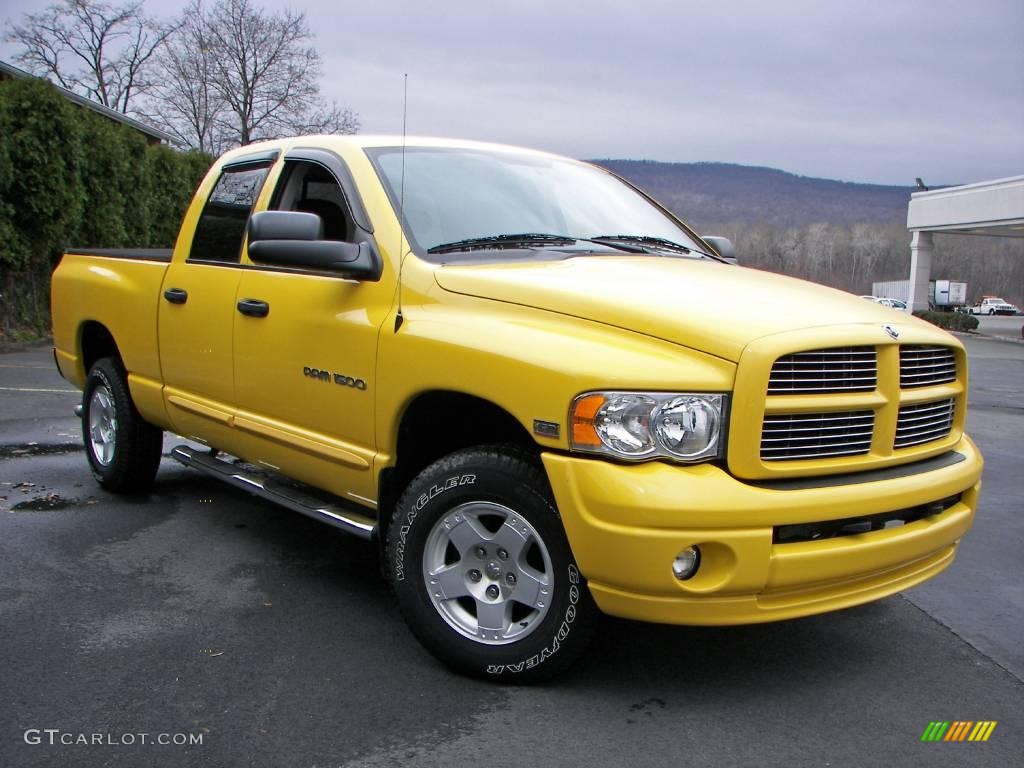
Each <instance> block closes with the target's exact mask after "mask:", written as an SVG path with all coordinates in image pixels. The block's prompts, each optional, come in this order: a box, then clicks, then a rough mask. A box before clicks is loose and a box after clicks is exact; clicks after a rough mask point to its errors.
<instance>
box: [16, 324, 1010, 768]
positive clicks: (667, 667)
mask: <svg viewBox="0 0 1024 768" xmlns="http://www.w3.org/2000/svg"><path fill="white" fill-rule="evenodd" d="M1022 320H1024V319H1022V318H982V328H981V330H983V331H985V332H992V333H994V332H996V331H994V330H993V329H992V328H989V327H988V324H989V323H990V322H991V321H996V322H997V323H1000V322H1006V323H1011V322H1012V323H1016V328H1017V331H1016V333H1017V334H1018V335H1019V332H1020V331H1019V327H1020V324H1021V322H1022ZM1001 328H1002V326H1000V329H1001ZM999 332H1000V333H1002V330H1000V331H999ZM1005 334H1006V335H1008V336H1012V335H1013V328H1012V327H1011V326H1010V325H1007V326H1006V330H1005ZM965 343H966V344H967V346H968V351H969V354H970V360H971V365H972V369H971V391H970V412H969V417H968V429H969V431H970V433H971V434H972V436H973V437H974V438H975V440H976V442H977V443H978V444H979V446H980V447H981V449H982V451H983V453H984V455H985V458H986V462H987V463H986V469H985V475H984V489H983V492H982V500H981V506H980V510H979V513H978V517H977V521H976V523H975V526H974V529H973V530H972V531H971V533H970V534H969V535H968V536H967V537H966V538H965V539H964V541H963V543H962V546H961V549H960V553H959V556H958V559H957V562H956V563H954V565H953V566H952V567H951V568H950V569H949V570H947V571H946V572H945V573H943V574H941V575H940V576H939V577H937V578H936V579H935V580H933V581H932V582H930V583H928V584H926V585H923V586H921V587H918V588H916V589H914V590H912V591H910V592H908V593H906V594H903V595H898V596H895V597H892V598H889V599H886V600H883V601H881V602H879V603H875V604H872V605H867V606H863V607H859V608H854V609H849V610H846V611H842V612H840V613H836V614H831V615H824V616H818V617H813V618H808V619H800V620H795V621H788V622H781V623H777V624H768V625H761V626H753V627H737V628H685V627H665V626H654V625H645V624H639V623H632V622H627V621H621V620H614V619H605V620H604V622H603V624H602V626H601V629H600V631H599V634H598V637H597V639H596V641H595V643H594V645H593V646H592V648H591V649H590V651H589V653H588V655H587V656H586V657H585V658H584V659H583V661H582V663H580V664H579V665H577V666H576V667H575V668H574V669H573V670H572V671H571V672H570V673H569V674H568V675H566V676H564V677H562V678H560V679H557V680H555V681H553V682H551V683H548V684H546V685H544V686H543V687H536V688H504V687H498V686H494V685H491V684H487V683H482V682H477V681H473V680H468V679H464V678H461V677H458V676H456V675H453V674H452V673H450V672H448V671H447V670H446V669H445V668H443V667H441V666H440V665H439V664H438V663H437V662H435V661H434V660H433V658H432V657H430V656H428V655H427V654H426V652H425V651H423V650H422V649H421V648H420V646H419V645H418V644H417V643H416V641H415V640H414V639H413V638H412V636H411V635H410V633H409V632H408V630H407V629H406V628H405V626H404V624H403V623H402V620H401V618H400V617H399V615H398V612H397V610H396V608H395V607H394V605H393V603H392V600H391V598H390V596H389V594H388V591H387V588H386V586H385V584H384V583H383V582H382V581H381V578H380V576H379V574H378V570H377V568H376V563H375V551H374V549H373V547H372V546H371V545H369V544H366V543H364V542H362V541H359V540H357V539H355V538H347V537H346V536H345V535H344V534H341V533H339V532H335V531H333V530H332V529H328V528H325V527H323V526H321V525H320V524H318V523H316V522H313V521H310V520H308V519H306V518H303V517H301V516H298V515H295V514H293V513H289V512H287V511H285V510H283V509H279V508H276V507H273V506H271V505H269V504H266V503H263V502H261V501H257V500H255V499H253V498H252V497H250V496H248V495H246V494H244V493H242V492H239V491H236V490H233V489H231V488H228V487H225V486H222V485H218V484H216V483H215V482H214V481H212V480H207V479H205V478H203V477H202V476H200V475H198V474H194V473H190V471H189V470H186V469H184V468H182V467H180V466H178V465H177V464H175V463H173V462H171V461H170V460H166V459H165V462H164V464H163V467H162V469H161V473H160V475H159V476H158V486H157V489H156V491H155V493H154V494H153V495H152V496H151V497H149V498H148V499H144V500H137V499H136V500H132V499H124V498H118V497H114V496H111V495H109V494H106V493H104V492H102V491H101V490H100V489H99V488H98V487H97V486H96V485H95V484H94V482H93V480H92V478H91V476H90V475H89V472H88V469H87V466H86V461H85V457H84V455H83V453H82V447H81V439H80V436H79V427H78V422H77V420H76V419H75V418H74V417H73V415H72V413H71V409H72V407H73V406H74V405H75V403H76V402H77V401H78V397H77V393H76V392H73V391H70V387H69V386H68V385H67V384H66V383H65V382H64V381H63V380H62V379H60V377H59V376H58V375H57V374H56V372H55V370H54V368H53V366H52V361H51V358H50V351H49V349H48V348H36V349H31V350H28V351H23V352H16V353H9V354H3V355H0V483H2V485H0V665H2V666H0V669H2V670H3V674H2V675H0V765H3V766H36V765H39V766H43V765H47V766H49V765H58V764H60V765H75V766H107V765H145V766H162V765H168V766H182V765H217V766H236V765H237V766H244V765H252V766H342V765H351V766H377V765H379V766H390V765H395V764H398V763H405V764H410V765H428V766H432V765H436V766H462V765H481V766H484V765H485V766H488V768H497V767H499V766H516V767H517V768H521V766H523V765H524V764H525V765H531V766H562V765H565V766H569V765H589V766H616V768H619V767H621V766H658V768H665V766H671V765H676V764H685V765H702V764H708V765H747V764H758V765H786V766H799V765H814V766H845V765H850V766H864V765H886V766H889V765H940V766H941V765H949V766H962V765H969V766H1006V765H1011V764H1018V763H1019V761H1020V756H1021V755H1022V754H1024V683H1022V679H1024V644H1022V642H1021V638H1022V637H1024V571H1022V569H1021V562H1022V561H1021V552H1022V551H1024V500H1022V497H1024V493H1022V490H1024V479H1022V478H1024V344H1015V343H1011V342H1007V341H998V340H991V339H985V338H977V337H974V338H969V339H967V340H966V342H965ZM173 444H174V443H173V438H172V437H169V438H168V439H167V442H166V443H165V447H169V446H170V445H173ZM934 720H970V721H979V720H995V721H997V722H998V726H997V727H996V728H995V730H994V731H993V733H992V736H991V738H990V739H989V740H988V741H987V742H985V743H970V742H963V743H922V742H921V741H920V738H921V735H922V732H923V731H924V730H925V728H926V726H928V724H929V722H931V721H934ZM30 729H31V730H35V731H38V732H39V733H40V734H41V735H40V739H39V741H40V743H29V742H30V741H32V740H33V739H32V738H28V739H27V738H26V735H25V734H26V731H28V730H30ZM46 729H50V730H54V729H56V730H58V731H59V732H60V734H71V735H72V736H73V737H77V736H78V735H80V734H84V735H87V736H89V735H92V734H103V735H104V739H105V740H106V741H113V742H114V743H102V744H91V743H90V744H81V743H72V744H61V743H60V739H59V738H58V740H57V742H56V743H54V744H52V745H51V744H50V743H49V742H48V740H47V734H46ZM141 733H146V734H149V739H151V740H155V739H156V738H157V736H158V735H168V736H171V735H177V734H186V735H188V736H189V740H195V737H201V742H202V743H186V744H175V743H169V744H155V743H147V744H142V743H140V742H141V740H140V739H139V738H138V736H137V735H138V734H141ZM129 734H136V736H135V737H134V738H133V741H134V742H135V743H132V744H127V743H125V742H127V741H128V740H127V739H126V738H124V736H125V735H129ZM86 740H87V741H88V740H89V739H86ZM169 740H170V741H173V739H169ZM73 741H76V740H75V739H73Z"/></svg>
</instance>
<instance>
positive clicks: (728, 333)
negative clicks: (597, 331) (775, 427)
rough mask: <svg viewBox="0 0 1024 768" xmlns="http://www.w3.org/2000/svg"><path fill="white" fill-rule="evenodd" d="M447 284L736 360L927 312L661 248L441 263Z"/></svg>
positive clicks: (439, 276)
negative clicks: (764, 340) (789, 339)
mask: <svg viewBox="0 0 1024 768" xmlns="http://www.w3.org/2000/svg"><path fill="white" fill-rule="evenodd" d="M434 274H435V279H436V280H437V282H438V284H439V285H440V286H441V287H442V288H443V289H444V290H446V291H450V292H452V293H459V294H464V295H467V296H477V297H480V298H485V299H492V300H495V301H503V302H508V303H512V304H519V305H523V306H528V307H536V308H538V309H544V310H548V311H550V312H558V313H560V314H564V315H570V316H573V317H580V318H583V319H586V320H593V321H596V322H599V323H604V324H606V325H612V326H616V327H619V328H624V329H627V330H631V331H634V332H636V333H642V334H645V335H648V336H653V337H656V338H659V339H664V340H665V341H670V342H673V343H676V344H681V345H683V346H686V347H690V348H692V349H697V350H700V351H702V352H706V353H709V354H713V355H715V356H717V357H721V358H725V359H727V360H731V361H733V362H737V361H738V360H739V357H740V354H741V353H742V351H743V348H744V347H745V346H746V345H747V344H749V343H750V342H751V341H753V340H754V339H757V338H761V337H763V336H769V335H772V334H776V333H784V332H786V331H792V330H797V329H802V328H812V327H816V326H830V325H848V324H855V323H864V324H870V325H873V326H875V327H878V326H879V325H884V324H886V323H898V324H900V325H901V326H906V325H908V324H913V325H918V324H923V325H925V326H926V327H929V328H931V326H928V325H927V324H924V323H923V321H920V320H917V319H916V318H913V317H910V316H909V315H907V314H906V313H904V312H898V311H896V310H893V309H889V308H887V307H883V306H881V305H879V304H876V303H874V302H871V301H867V300H866V299H861V298H859V297H857V296H854V295H852V294H849V293H845V292H843V291H838V290H834V289H832V288H826V287H824V286H821V285H818V284H816V283H809V282H806V281H804V280H797V279H795V278H791V277H784V276H782V275H775V274H772V273H770V272H761V271H759V270H754V269H745V268H743V267H731V266H727V265H724V264H721V263H718V262H711V261H704V260H701V261H698V260H691V259H680V258H670V257H658V256H651V257H647V256H629V257H623V258H620V257H614V256H611V257H609V256H586V257H576V258H570V259H566V260H564V261H552V262H540V263H538V262H532V263H525V264H524V263H502V264H477V265H446V266H444V267H441V268H440V269H438V270H436V271H435V273H434Z"/></svg>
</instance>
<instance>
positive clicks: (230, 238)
mask: <svg viewBox="0 0 1024 768" xmlns="http://www.w3.org/2000/svg"><path fill="white" fill-rule="evenodd" d="M269 168H270V166H269V165H259V166H252V165H247V166H240V167H237V168H225V169H224V171H223V173H221V175H220V178H219V179H217V184H216V185H215V186H214V188H213V192H211V193H210V198H209V200H207V201H206V205H205V206H203V213H202V215H201V216H200V217H199V224H198V225H197V226H196V233H195V235H194V236H193V237H192V250H191V251H190V253H189V260H190V261H220V262H228V263H232V264H237V263H238V262H239V261H240V260H241V258H242V241H243V240H244V239H245V227H246V224H247V223H248V221H249V213H250V212H251V211H252V206H253V204H254V203H255V202H256V198H257V197H258V196H259V193H260V189H261V188H262V186H263V181H264V180H265V179H266V177H267V170H268V169H269Z"/></svg>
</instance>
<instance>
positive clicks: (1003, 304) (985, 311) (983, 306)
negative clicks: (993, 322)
mask: <svg viewBox="0 0 1024 768" xmlns="http://www.w3.org/2000/svg"><path fill="white" fill-rule="evenodd" d="M969 311H970V313H971V314H972V315H1019V314H1020V310H1019V309H1018V308H1017V307H1016V306H1014V305H1013V304H1011V303H1010V302H1008V301H1006V300H1005V299H1001V298H999V297H998V296H985V297H983V298H982V300H981V302H980V303H978V304H975V305H974V306H973V307H971V308H970V310H969Z"/></svg>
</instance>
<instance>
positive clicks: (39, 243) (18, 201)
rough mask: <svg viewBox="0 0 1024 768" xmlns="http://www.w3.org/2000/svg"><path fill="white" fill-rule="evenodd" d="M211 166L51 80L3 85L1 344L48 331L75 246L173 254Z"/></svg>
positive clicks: (208, 161) (204, 158)
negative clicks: (55, 278)
mask: <svg viewBox="0 0 1024 768" xmlns="http://www.w3.org/2000/svg"><path fill="white" fill-rule="evenodd" d="M212 162H213V158H211V157H210V156H208V155H204V154H201V153H198V152H179V151H177V150H174V149H171V148H169V147H166V146H149V145H147V144H146V140H145V138H144V137H143V136H142V135H141V134H139V133H138V132H137V131H134V130H132V129H131V128H128V127H127V126H123V125H121V124H119V123H114V122H112V121H111V120H108V119H106V118H104V117H101V116H100V115H98V114H96V113H94V112H92V111H90V110H87V109H83V108H81V107H78V106H76V105H74V104H72V103H71V102H70V101H68V100H67V99H66V98H64V96H62V95H61V93H60V92H59V91H58V90H57V89H56V88H54V87H53V86H51V85H50V84H49V83H47V82H46V81H44V80H37V79H18V80H9V81H3V82H0V297H2V298H0V338H3V337H8V338H26V337H31V336H33V335H36V336H38V335H42V334H45V333H46V332H47V330H48V328H49V308H48V293H49V275H50V272H51V271H52V270H53V267H54V266H55V265H56V263H57V261H58V260H59V259H60V255H61V253H63V251H64V249H65V248H67V247H68V246H72V245H73V246H77V247H82V248H101V247H110V248H116V247H138V248H168V247H171V246H173V245H174V239H175V237H176V236H177V232H178V223H179V222H180V221H181V217H182V216H183V214H184V212H185V208H186V207H187V206H188V203H189V200H190V199H191V197H192V192H193V190H194V189H195V188H196V186H197V185H198V184H199V182H200V180H201V179H202V177H203V175H204V174H205V173H206V170H207V169H208V168H209V166H210V164H211V163H212Z"/></svg>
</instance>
